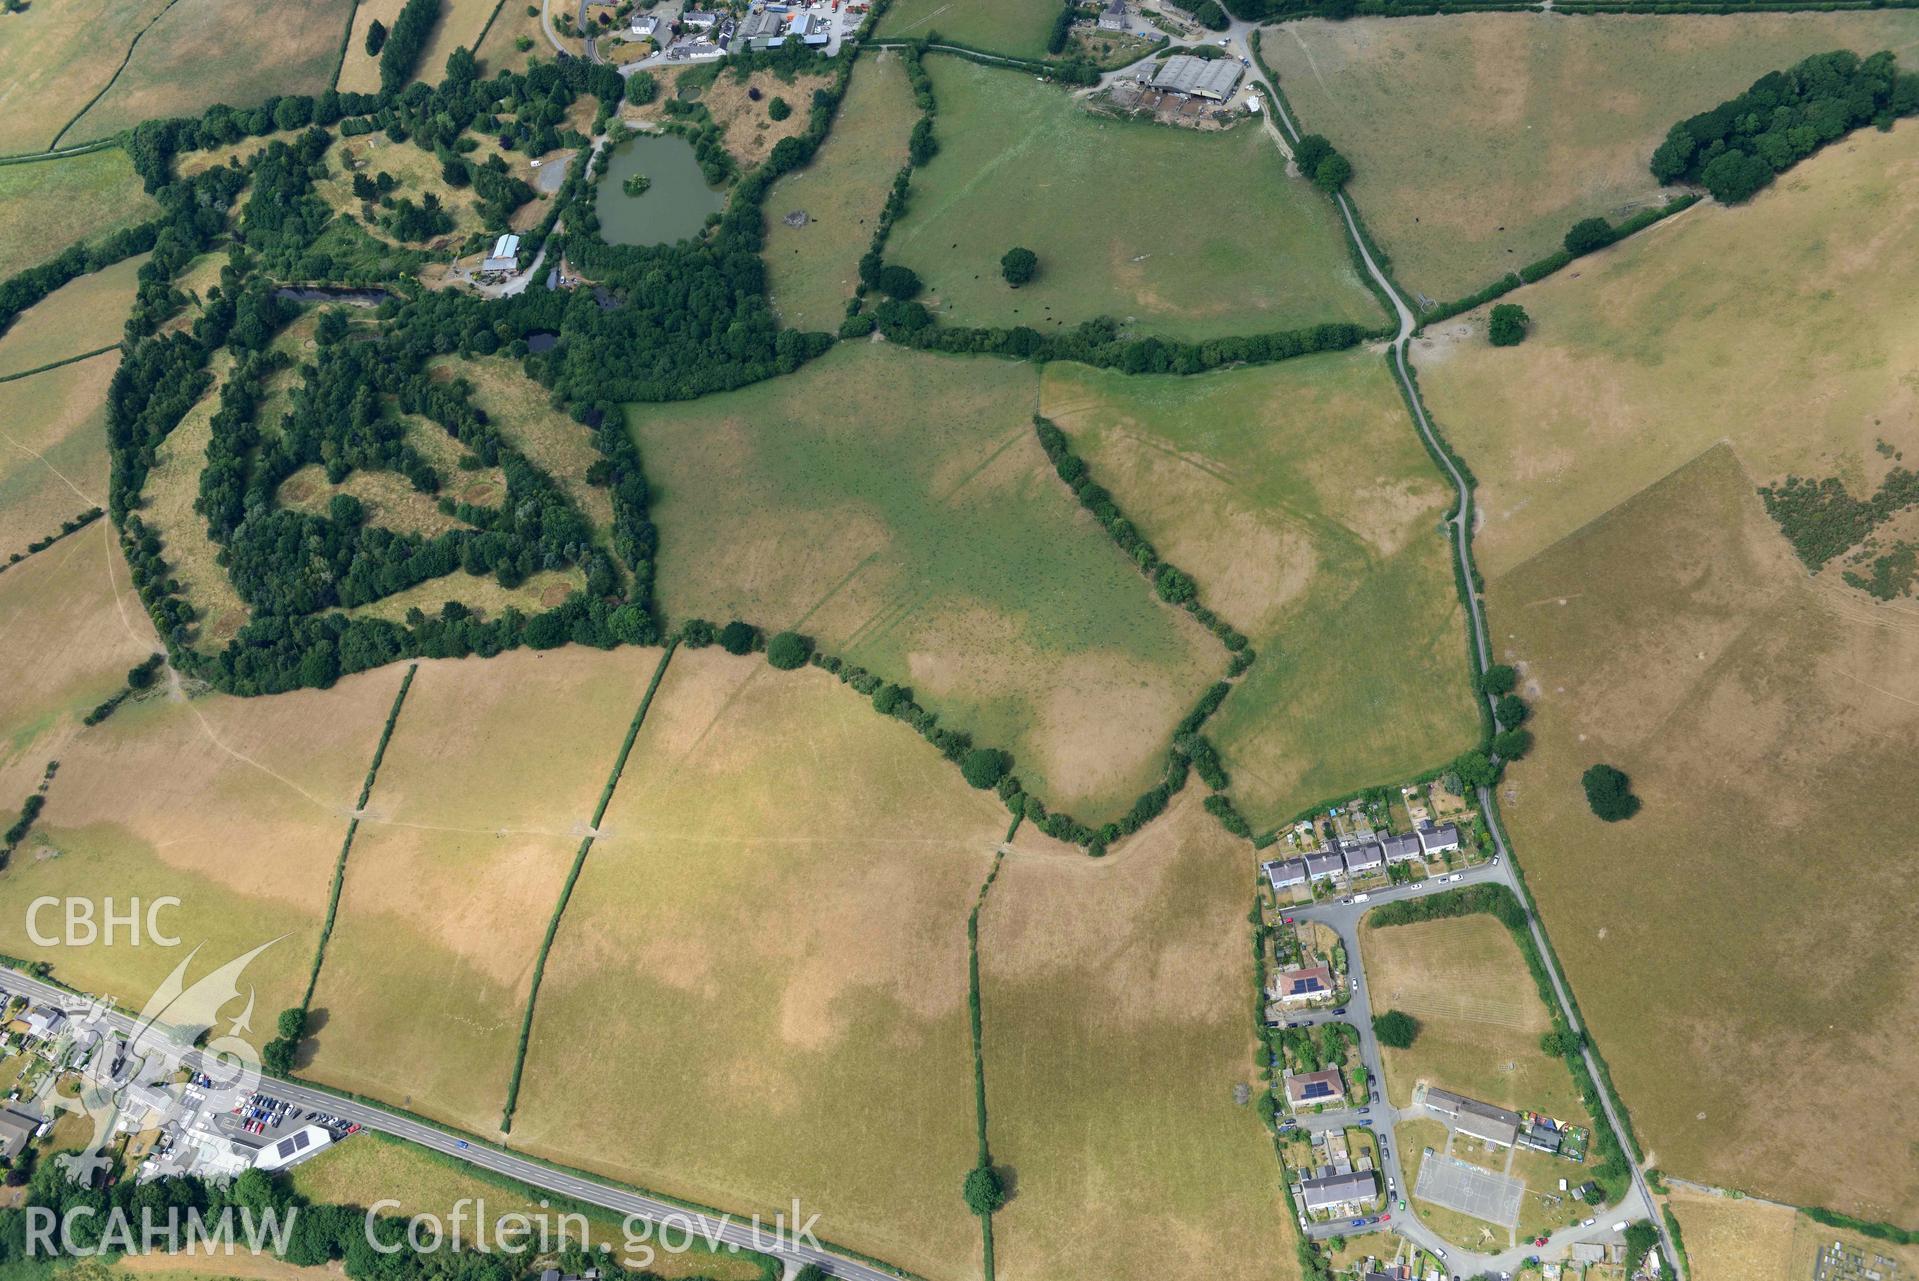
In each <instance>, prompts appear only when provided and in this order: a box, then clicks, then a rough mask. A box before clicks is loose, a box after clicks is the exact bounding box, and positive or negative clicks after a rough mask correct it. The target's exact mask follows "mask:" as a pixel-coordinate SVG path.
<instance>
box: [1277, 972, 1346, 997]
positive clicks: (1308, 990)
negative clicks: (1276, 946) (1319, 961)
mask: <svg viewBox="0 0 1919 1281" xmlns="http://www.w3.org/2000/svg"><path fill="white" fill-rule="evenodd" d="M1332 991H1333V972H1332V971H1331V970H1330V969H1328V968H1327V967H1326V966H1324V965H1308V966H1305V967H1303V968H1301V969H1297V970H1281V971H1280V973H1279V977H1278V978H1276V979H1274V980H1273V997H1274V999H1275V1000H1277V1001H1279V1002H1281V1003H1282V1004H1285V1005H1296V1004H1304V1003H1305V1002H1307V1001H1316V1000H1318V999H1319V998H1320V997H1322V996H1330V995H1332Z"/></svg>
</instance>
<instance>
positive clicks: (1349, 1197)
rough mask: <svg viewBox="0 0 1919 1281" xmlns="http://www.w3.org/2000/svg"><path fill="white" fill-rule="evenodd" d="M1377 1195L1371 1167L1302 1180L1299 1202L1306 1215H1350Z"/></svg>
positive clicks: (1376, 1179)
mask: <svg viewBox="0 0 1919 1281" xmlns="http://www.w3.org/2000/svg"><path fill="white" fill-rule="evenodd" d="M1378 1195H1379V1180H1378V1178H1377V1177H1375V1176H1374V1174H1373V1172H1372V1171H1371V1170H1354V1171H1353V1172H1352V1173H1350V1174H1329V1175H1327V1176H1325V1177H1324V1178H1318V1179H1302V1180H1301V1181H1300V1184H1299V1200H1300V1204H1301V1205H1303V1206H1304V1207H1305V1208H1306V1213H1308V1214H1335V1215H1338V1214H1350V1213H1352V1212H1353V1211H1356V1210H1358V1209H1359V1207H1360V1206H1362V1205H1365V1204H1366V1203H1367V1202H1369V1201H1371V1200H1372V1199H1373V1198H1374V1197H1376V1196H1378Z"/></svg>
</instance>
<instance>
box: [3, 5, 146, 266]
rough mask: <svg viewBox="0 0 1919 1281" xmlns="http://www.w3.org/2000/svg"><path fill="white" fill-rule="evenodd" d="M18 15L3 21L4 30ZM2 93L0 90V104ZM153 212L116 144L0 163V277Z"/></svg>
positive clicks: (142, 219)
mask: <svg viewBox="0 0 1919 1281" xmlns="http://www.w3.org/2000/svg"><path fill="white" fill-rule="evenodd" d="M27 12H28V13H31V12H33V11H32V10H31V9H29V10H28V11H27ZM22 16H23V15H20V14H15V15H13V17H11V18H9V19H7V22H8V31H9V34H11V31H12V24H13V23H14V22H16V21H18V20H19V19H20V18H21V17H22ZM0 60H4V59H0ZM5 93H6V91H5V90H4V89H0V102H4V99H5ZM158 212H160V206H159V205H158V203H156V202H155V201H154V200H153V199H152V198H151V197H149V196H147V195H146V194H145V193H144V192H142V191H141V189H140V179H139V178H138V177H136V176H135V175H134V172H133V163H132V162H131V161H129V160H128V159H127V153H126V152H124V151H122V150H120V149H119V148H118V147H109V148H107V149H106V150H105V151H91V152H88V153H87V154H86V155H83V156H68V157H67V158H66V159H64V160H43V161H41V162H40V163H38V164H30V165H0V279H5V278H6V277H8V276H11V275H13V274H15V273H16V272H20V271H24V270H26V269H27V268H28V267H31V266H33V265H34V264H35V263H40V262H45V261H46V260H47V259H49V258H51V257H53V256H54V255H55V254H57V253H59V252H60V251H61V250H62V249H65V248H66V247H67V246H68V245H70V244H73V243H74V242H75V241H77V240H96V239H100V238H103V237H105V236H107V235H108V234H110V233H112V232H115V231H118V230H120V229H121V228H122V227H130V226H132V225H133V224H135V223H138V222H143V221H145V220H146V219H148V218H150V217H152V216H153V215H154V214H157V213H158Z"/></svg>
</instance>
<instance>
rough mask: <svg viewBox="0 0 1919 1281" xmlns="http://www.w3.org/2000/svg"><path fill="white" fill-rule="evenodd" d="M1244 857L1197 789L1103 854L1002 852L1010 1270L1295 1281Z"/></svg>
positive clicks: (1136, 1278) (996, 1105) (998, 935)
mask: <svg viewBox="0 0 1919 1281" xmlns="http://www.w3.org/2000/svg"><path fill="white" fill-rule="evenodd" d="M1251 878H1252V864H1251V860H1250V859H1249V858H1248V857H1247V855H1246V847H1245V845H1244V843H1243V842H1239V841H1236V840H1235V839H1234V838H1232V837H1230V836H1228V835H1227V834H1226V833H1225V832H1224V831H1223V830H1222V829H1221V828H1220V827H1219V825H1218V823H1217V822H1216V821H1215V820H1214V819H1213V818H1212V816H1211V815H1209V814H1207V813H1206V812H1205V811H1204V810H1203V809H1201V807H1200V803H1199V797H1198V796H1197V795H1196V794H1194V790H1193V789H1189V791H1188V793H1187V794H1186V795H1185V796H1183V797H1181V798H1180V799H1179V800H1178V801H1176V802H1175V804H1174V808H1173V810H1172V811H1171V812H1170V813H1169V814H1168V815H1167V817H1165V818H1163V819H1162V820H1161V821H1160V822H1158V823H1157V824H1155V825H1153V826H1152V827H1149V828H1147V829H1146V830H1145V831H1144V832H1142V833H1140V834H1139V835H1137V836H1135V837H1133V838H1132V839H1131V840H1129V841H1127V842H1125V843H1124V844H1122V845H1120V846H1118V847H1116V848H1115V850H1114V851H1113V852H1112V853H1110V854H1108V855H1107V857H1105V858H1104V859H1100V860H1091V859H1084V858H1078V857H1074V856H1071V855H1068V856H1066V857H1058V856H1054V855H1050V854H1041V853H1031V852H1027V853H1015V854H1012V855H1010V856H1008V858H1007V860H1006V862H1005V864H1004V866H1003V867H1002V868H1001V870H1000V875H999V879H998V880H997V881H996V882H995V883H994V885H993V888H992V891H991V893H990V895H989V897H988V899H987V902H986V907H985V910H984V911H983V912H982V913H981V914H980V930H979V957H980V987H981V1006H982V1011H983V1016H984V1024H985V1029H984V1032H985V1034H984V1043H985V1060H986V1097H987V1114H988V1118H989V1122H988V1137H989V1138H990V1140H991V1143H992V1154H993V1160H994V1163H995V1164H996V1165H998V1166H1002V1167H1004V1168H1006V1169H1008V1170H1010V1171H1012V1172H1013V1178H1014V1183H1015V1194H1014V1196H1013V1199H1012V1200H1011V1202H1010V1203H1009V1204H1008V1205H1007V1206H1006V1208H1005V1209H1003V1210H1001V1211H1000V1212H999V1213H998V1214H997V1215H995V1216H994V1220H993V1235H994V1243H995V1249H996V1255H997V1263H998V1274H999V1275H1000V1276H1002V1277H1006V1278H1009V1279H1011V1278H1036V1277H1063V1276H1085V1277H1107V1278H1113V1279H1114V1281H1154V1279H1157V1278H1162V1277H1167V1276H1171V1275H1179V1276H1195V1277H1198V1276H1203V1277H1210V1278H1217V1279H1219V1281H1237V1279H1242V1278H1243V1279H1245V1281H1252V1279H1253V1278H1272V1277H1281V1278H1287V1277H1297V1276H1298V1275H1299V1272H1298V1262H1297V1258H1296V1256H1295V1253H1294V1241H1295V1237H1294V1232H1293V1228H1292V1226H1291V1224H1290V1223H1289V1222H1288V1219H1289V1215H1288V1212H1287V1208H1286V1202H1285V1199H1284V1196H1283V1194H1282V1192H1281V1189H1280V1183H1281V1180H1280V1170H1279V1165H1278V1162H1277V1160H1276V1158H1275V1155H1274V1152H1273V1144H1272V1140H1271V1138H1270V1137H1269V1136H1268V1135H1267V1132H1266V1129H1265V1127H1264V1125H1263V1124H1262V1123H1261V1122H1260V1119H1259V1113H1258V1111H1257V1110H1256V1109H1255V1108H1254V1107H1253V1106H1252V1105H1251V1104H1250V1103H1248V1104H1238V1103H1235V1102H1234V1089H1235V1087H1236V1086H1238V1085H1246V1086H1250V1087H1251V1089H1252V1090H1253V1091H1254V1092H1257V1090H1258V1089H1259V1081H1258V1079H1257V1076H1256V1070H1255V1067H1254V1059H1253V1042H1252V1031H1253V1027H1252V1005H1251V1002H1252V995H1253V994H1252V985H1251V981H1250V976H1249V974H1248V969H1247V966H1248V961H1249V946H1250V938H1251V927H1250V926H1249V925H1248V924H1247V921H1246V910H1247V906H1248V904H1249V902H1250V898H1249V894H1250V890H1251Z"/></svg>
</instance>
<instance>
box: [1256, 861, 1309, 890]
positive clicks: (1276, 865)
mask: <svg viewBox="0 0 1919 1281" xmlns="http://www.w3.org/2000/svg"><path fill="white" fill-rule="evenodd" d="M1259 870H1260V871H1262V872H1264V873H1266V880H1267V881H1268V882H1269V883H1270V884H1271V885H1272V887H1273V889H1274V891H1275V892H1277V891H1279V890H1289V889H1291V888H1292V887H1293V886H1295V885H1304V884H1305V883H1306V860H1305V859H1303V858H1288V859H1277V858H1276V859H1273V860H1272V861H1270V862H1267V863H1261V864H1260V865H1259Z"/></svg>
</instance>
